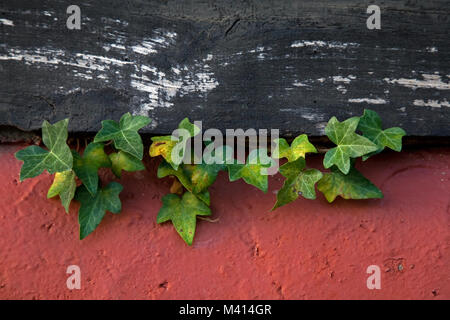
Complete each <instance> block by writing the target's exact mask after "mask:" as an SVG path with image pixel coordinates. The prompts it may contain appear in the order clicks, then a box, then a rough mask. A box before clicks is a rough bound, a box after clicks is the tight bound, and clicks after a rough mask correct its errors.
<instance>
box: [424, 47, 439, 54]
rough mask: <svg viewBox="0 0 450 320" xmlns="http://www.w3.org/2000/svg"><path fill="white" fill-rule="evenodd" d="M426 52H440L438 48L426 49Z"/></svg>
mask: <svg viewBox="0 0 450 320" xmlns="http://www.w3.org/2000/svg"><path fill="white" fill-rule="evenodd" d="M425 51H426V52H431V53H435V52H438V48H436V47H426V48H425Z"/></svg>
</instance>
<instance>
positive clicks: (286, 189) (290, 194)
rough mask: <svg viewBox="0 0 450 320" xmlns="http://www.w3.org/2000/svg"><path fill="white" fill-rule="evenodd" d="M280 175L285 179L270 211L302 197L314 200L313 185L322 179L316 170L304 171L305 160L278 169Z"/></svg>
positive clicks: (301, 159)
mask: <svg viewBox="0 0 450 320" xmlns="http://www.w3.org/2000/svg"><path fill="white" fill-rule="evenodd" d="M280 173H281V174H282V175H283V176H285V177H286V178H287V179H286V180H285V181H284V184H283V187H282V188H281V189H280V190H279V191H278V193H277V202H276V203H275V206H274V207H273V208H272V210H275V209H276V208H279V207H281V206H283V205H285V204H288V203H290V202H292V201H294V200H296V199H297V198H298V196H299V195H302V196H303V197H304V198H306V199H315V198H316V191H315V184H316V183H317V181H319V180H320V179H321V178H322V172H320V171H319V170H317V169H305V159H303V158H298V159H297V160H296V161H293V162H288V163H286V164H284V165H282V166H281V167H280Z"/></svg>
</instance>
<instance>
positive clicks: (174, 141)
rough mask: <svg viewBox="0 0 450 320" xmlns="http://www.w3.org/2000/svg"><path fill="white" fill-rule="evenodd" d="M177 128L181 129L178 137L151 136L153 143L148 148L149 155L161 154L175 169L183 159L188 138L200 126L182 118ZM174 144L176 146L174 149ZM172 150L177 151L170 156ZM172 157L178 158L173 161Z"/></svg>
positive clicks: (195, 132) (197, 131) (194, 134)
mask: <svg viewBox="0 0 450 320" xmlns="http://www.w3.org/2000/svg"><path fill="white" fill-rule="evenodd" d="M178 129H182V130H183V131H181V132H180V133H181V134H180V137H175V136H172V135H170V136H159V137H153V138H152V141H153V143H152V144H151V146H150V150H149V153H150V156H151V157H157V156H162V157H163V158H164V159H165V160H166V161H167V162H168V163H169V164H170V165H171V166H172V167H173V168H174V169H175V170H176V169H178V166H179V165H180V163H181V160H183V157H184V152H185V150H186V145H187V142H188V140H189V139H190V138H192V137H194V136H196V135H197V134H198V133H199V132H200V128H199V127H197V126H196V125H194V124H192V123H190V122H189V119H188V118H184V119H183V120H182V121H181V122H180V124H179V125H178ZM184 130H186V131H184ZM182 133H187V135H183V134H182ZM177 145H178V146H177ZM175 146H177V148H176V149H175V150H174V148H175ZM172 151H175V152H177V153H175V154H174V155H173V156H172ZM174 158H176V159H179V160H176V161H174Z"/></svg>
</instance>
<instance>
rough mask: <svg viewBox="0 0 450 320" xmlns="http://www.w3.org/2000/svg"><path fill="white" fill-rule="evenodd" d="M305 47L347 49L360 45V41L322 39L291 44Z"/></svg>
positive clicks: (296, 46)
mask: <svg viewBox="0 0 450 320" xmlns="http://www.w3.org/2000/svg"><path fill="white" fill-rule="evenodd" d="M303 47H321V48H323V47H325V48H330V49H347V48H348V47H359V43H355V42H339V41H322V40H312V41H308V40H299V41H295V42H294V43H292V44H291V48H303Z"/></svg>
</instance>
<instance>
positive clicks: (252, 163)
mask: <svg viewBox="0 0 450 320" xmlns="http://www.w3.org/2000/svg"><path fill="white" fill-rule="evenodd" d="M272 161H273V159H271V158H269V157H268V156H267V150H266V149H255V150H253V151H251V152H250V154H249V156H248V158H247V162H246V163H245V164H240V163H237V162H236V163H234V164H229V165H227V167H228V176H229V179H230V181H231V182H232V181H236V180H238V179H241V178H242V179H244V181H245V182H246V183H248V184H251V185H253V186H255V187H257V188H258V189H260V190H261V191H263V192H267V189H268V177H267V176H268V173H267V172H268V171H267V169H268V168H269V167H270V166H271V165H272Z"/></svg>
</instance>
